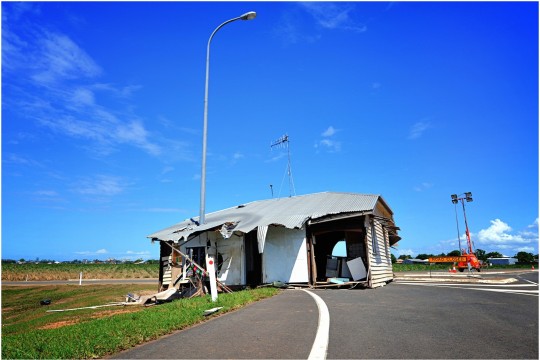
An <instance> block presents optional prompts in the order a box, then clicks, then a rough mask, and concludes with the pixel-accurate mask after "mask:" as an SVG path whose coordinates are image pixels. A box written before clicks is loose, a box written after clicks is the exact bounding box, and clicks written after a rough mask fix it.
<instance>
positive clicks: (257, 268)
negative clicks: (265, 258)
mask: <svg viewBox="0 0 540 360" xmlns="http://www.w3.org/2000/svg"><path fill="white" fill-rule="evenodd" d="M244 249H245V258H246V285H249V286H252V287H254V286H257V285H260V284H261V283H262V256H261V254H259V248H258V246H257V231H250V232H249V233H247V234H245V236H244Z"/></svg>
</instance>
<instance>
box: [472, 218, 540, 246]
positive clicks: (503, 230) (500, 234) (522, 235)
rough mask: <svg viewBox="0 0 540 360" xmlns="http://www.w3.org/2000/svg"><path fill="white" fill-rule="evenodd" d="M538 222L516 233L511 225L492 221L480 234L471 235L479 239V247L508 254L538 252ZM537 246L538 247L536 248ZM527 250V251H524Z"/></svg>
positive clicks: (496, 220) (498, 220)
mask: <svg viewBox="0 0 540 360" xmlns="http://www.w3.org/2000/svg"><path fill="white" fill-rule="evenodd" d="M535 224H537V222H536V221H535V223H533V224H531V225H529V226H527V230H526V231H514V230H513V229H512V227H511V226H510V225H508V224H507V223H505V222H504V221H502V220H500V219H495V220H491V225H490V226H489V227H488V228H487V229H482V230H480V231H479V232H478V234H471V235H472V236H473V237H476V238H477V241H478V245H477V246H479V247H480V246H481V247H485V248H487V249H488V250H489V251H491V250H506V251H508V252H511V251H514V252H516V253H517V252H519V251H527V252H533V253H536V252H538V248H537V246H538V230H536V231H531V229H534V228H536V229H538V226H537V225H535ZM535 244H536V247H535ZM523 249H526V250H523Z"/></svg>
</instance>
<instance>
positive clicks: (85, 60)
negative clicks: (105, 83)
mask: <svg viewBox="0 0 540 360" xmlns="http://www.w3.org/2000/svg"><path fill="white" fill-rule="evenodd" d="M41 36H42V37H41V38H40V40H39V41H38V42H37V49H35V50H36V52H34V54H35V55H37V54H39V57H37V60H38V62H37V63H36V64H35V65H34V66H35V68H36V72H35V73H34V75H33V76H32V78H33V79H34V80H36V81H37V82H38V83H41V84H43V85H50V84H51V83H53V82H59V81H64V80H66V79H76V78H81V77H83V78H93V77H96V76H99V75H101V73H102V70H101V68H100V67H99V66H98V65H97V64H96V63H95V62H94V60H93V59H92V58H91V57H90V56H89V55H88V54H87V53H86V52H85V51H84V50H83V49H81V48H80V47H79V46H78V45H77V44H75V43H74V42H73V41H72V40H71V39H70V38H69V37H68V36H66V35H64V34H60V33H54V32H49V31H47V30H44V31H43V32H42V35H41Z"/></svg>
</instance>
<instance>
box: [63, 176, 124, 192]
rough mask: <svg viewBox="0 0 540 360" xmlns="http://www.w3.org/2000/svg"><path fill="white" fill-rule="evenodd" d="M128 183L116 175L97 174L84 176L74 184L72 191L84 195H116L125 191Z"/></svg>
mask: <svg viewBox="0 0 540 360" xmlns="http://www.w3.org/2000/svg"><path fill="white" fill-rule="evenodd" d="M125 188H126V184H125V183H124V182H123V180H122V179H120V178H119V177H116V176H108V175H97V176H95V177H93V178H84V179H82V180H80V181H78V182H77V183H76V184H74V185H73V187H72V191H73V192H76V193H78V194H82V195H94V196H114V195H117V194H120V193H121V192H123V191H124V190H125Z"/></svg>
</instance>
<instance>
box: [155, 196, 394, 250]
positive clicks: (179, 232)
mask: <svg viewBox="0 0 540 360" xmlns="http://www.w3.org/2000/svg"><path fill="white" fill-rule="evenodd" d="M378 201H380V202H381V203H382V204H383V205H384V206H385V207H387V205H386V202H385V201H384V200H383V199H382V197H381V196H380V195H371V194H357V193H339V192H322V193H316V194H309V195H300V196H294V197H288V198H278V199H269V200H260V201H254V202H250V203H246V204H242V205H239V206H235V207H231V208H228V209H224V210H220V211H216V212H213V213H209V214H206V216H205V218H206V223H205V224H202V225H197V221H198V218H191V219H187V220H184V221H182V222H180V223H178V224H175V225H173V226H170V227H168V228H165V229H163V230H160V231H158V232H155V233H153V234H151V235H148V238H151V239H152V238H157V239H160V240H172V241H180V240H182V239H183V240H187V239H188V238H189V237H190V236H192V235H196V234H198V233H201V232H205V231H208V230H211V229H217V228H221V227H222V225H223V224H225V223H237V225H236V227H235V228H234V231H235V232H236V231H238V232H241V233H247V232H250V231H251V230H253V229H255V228H256V227H258V226H270V225H279V226H284V227H286V228H289V229H299V228H302V227H303V226H304V224H305V223H306V221H308V220H310V219H318V218H323V217H325V216H328V215H334V214H341V213H357V212H363V213H365V212H368V211H373V210H374V208H375V206H376V204H377V202H378ZM388 210H390V209H388ZM390 213H391V211H390Z"/></svg>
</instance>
